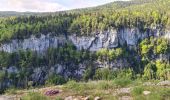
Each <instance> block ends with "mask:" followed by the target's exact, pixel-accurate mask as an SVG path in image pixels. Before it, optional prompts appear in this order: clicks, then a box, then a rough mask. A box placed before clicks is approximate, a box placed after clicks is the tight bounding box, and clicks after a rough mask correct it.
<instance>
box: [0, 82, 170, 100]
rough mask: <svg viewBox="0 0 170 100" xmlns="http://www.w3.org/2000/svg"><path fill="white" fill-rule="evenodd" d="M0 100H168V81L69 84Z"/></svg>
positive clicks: (11, 91)
mask: <svg viewBox="0 0 170 100" xmlns="http://www.w3.org/2000/svg"><path fill="white" fill-rule="evenodd" d="M0 100H170V81H161V82H159V81H150V82H142V81H127V80H126V81H125V80H124V81H122V80H115V81H90V82H87V83H84V82H79V83H77V82H75V81H69V82H68V83H67V84H65V85H61V86H50V87H44V88H35V89H28V90H15V89H9V90H7V91H6V93H5V94H4V95H1V96H0Z"/></svg>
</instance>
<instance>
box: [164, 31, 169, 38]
mask: <svg viewBox="0 0 170 100" xmlns="http://www.w3.org/2000/svg"><path fill="white" fill-rule="evenodd" d="M164 37H165V38H167V39H170V31H167V32H166V34H165V35H164Z"/></svg>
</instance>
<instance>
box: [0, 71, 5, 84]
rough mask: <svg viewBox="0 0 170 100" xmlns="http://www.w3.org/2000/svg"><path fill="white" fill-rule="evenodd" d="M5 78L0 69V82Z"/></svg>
mask: <svg viewBox="0 0 170 100" xmlns="http://www.w3.org/2000/svg"><path fill="white" fill-rule="evenodd" d="M4 78H5V72H4V71H0V82H2V81H3V80H4Z"/></svg>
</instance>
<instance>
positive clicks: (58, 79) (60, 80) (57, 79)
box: [46, 75, 67, 85]
mask: <svg viewBox="0 0 170 100" xmlns="http://www.w3.org/2000/svg"><path fill="white" fill-rule="evenodd" d="M66 82H67V81H66V80H65V78H64V77H62V76H60V75H51V76H49V78H48V79H47V81H46V84H50V85H61V84H64V83H66Z"/></svg>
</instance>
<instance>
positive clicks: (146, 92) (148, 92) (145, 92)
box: [143, 91, 151, 95]
mask: <svg viewBox="0 0 170 100" xmlns="http://www.w3.org/2000/svg"><path fill="white" fill-rule="evenodd" d="M150 93H151V92H150V91H143V94H144V95H148V94H150Z"/></svg>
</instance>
